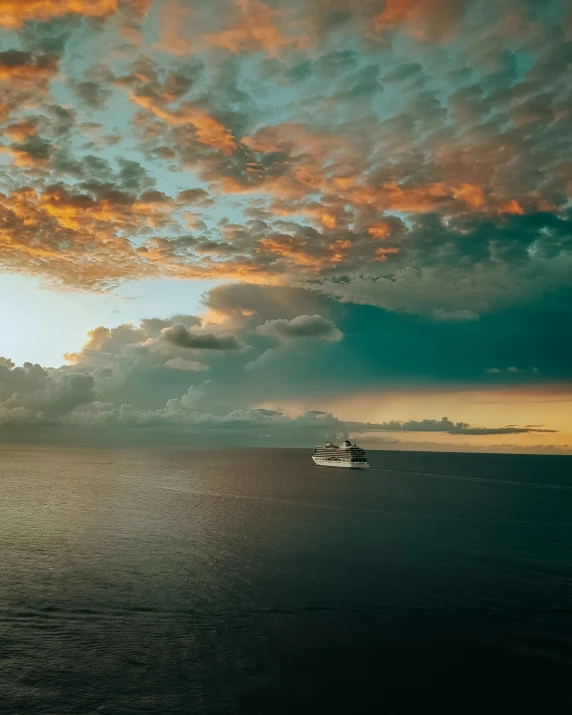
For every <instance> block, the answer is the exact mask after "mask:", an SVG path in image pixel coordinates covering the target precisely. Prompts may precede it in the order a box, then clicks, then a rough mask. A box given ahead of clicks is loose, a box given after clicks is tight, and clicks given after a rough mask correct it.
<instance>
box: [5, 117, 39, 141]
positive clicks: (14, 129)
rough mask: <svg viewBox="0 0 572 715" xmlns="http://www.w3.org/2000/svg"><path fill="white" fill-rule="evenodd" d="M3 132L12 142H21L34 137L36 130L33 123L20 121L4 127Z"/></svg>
mask: <svg viewBox="0 0 572 715" xmlns="http://www.w3.org/2000/svg"><path fill="white" fill-rule="evenodd" d="M4 132H5V133H6V134H7V135H8V136H9V137H10V139H11V140H12V141H13V142H23V141H25V140H26V139H28V138H29V137H32V136H34V135H35V134H36V133H37V129H36V125H35V124H34V122H30V121H22V122H18V123H16V124H11V125H10V126H9V127H6V129H4Z"/></svg>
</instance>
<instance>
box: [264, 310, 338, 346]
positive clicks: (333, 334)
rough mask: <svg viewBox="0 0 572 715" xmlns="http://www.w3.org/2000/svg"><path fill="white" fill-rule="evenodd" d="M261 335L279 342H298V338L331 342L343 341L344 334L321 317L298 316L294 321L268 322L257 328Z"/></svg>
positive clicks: (279, 320)
mask: <svg viewBox="0 0 572 715" xmlns="http://www.w3.org/2000/svg"><path fill="white" fill-rule="evenodd" d="M256 332H257V333H258V334H259V335H264V336H266V337H271V338H276V339H278V340H296V339H297V338H321V339H322V340H328V341H331V342H338V341H339V340H341V339H342V333H341V331H340V330H338V328H336V326H335V325H334V323H332V322H331V321H330V320H326V319H325V318H324V317H322V316H321V315H298V316H297V317H295V318H292V320H286V319H283V318H282V319H278V320H267V321H266V322H265V323H264V325H259V326H258V327H257V328H256Z"/></svg>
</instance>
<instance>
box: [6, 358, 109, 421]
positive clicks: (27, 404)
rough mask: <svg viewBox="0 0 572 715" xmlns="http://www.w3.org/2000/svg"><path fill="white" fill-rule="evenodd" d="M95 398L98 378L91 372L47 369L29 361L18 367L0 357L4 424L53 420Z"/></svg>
mask: <svg viewBox="0 0 572 715" xmlns="http://www.w3.org/2000/svg"><path fill="white" fill-rule="evenodd" d="M94 399H95V381H94V378H93V376H91V375H89V374H69V373H62V372H57V371H47V370H44V369H43V368H41V367H40V366H39V365H33V364H32V363H25V364H24V365H23V366H22V367H16V366H15V365H14V363H13V362H12V361H11V360H7V359H5V358H2V359H1V360H0V424H2V425H6V426H11V425H12V426H13V425H21V424H39V425H43V424H50V423H52V422H58V421H59V420H60V419H61V418H64V417H67V416H69V415H70V414H71V413H73V411H74V410H75V409H76V408H77V407H79V406H81V405H85V404H89V403H91V402H93V400H94Z"/></svg>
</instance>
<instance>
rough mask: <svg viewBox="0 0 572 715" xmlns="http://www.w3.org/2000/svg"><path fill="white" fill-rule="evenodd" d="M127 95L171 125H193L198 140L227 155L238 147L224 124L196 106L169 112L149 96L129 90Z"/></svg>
mask: <svg viewBox="0 0 572 715" xmlns="http://www.w3.org/2000/svg"><path fill="white" fill-rule="evenodd" d="M129 96H130V98H131V100H132V101H133V102H134V103H135V104H137V105H138V106H140V107H143V108H145V109H147V110H149V111H150V112H152V113H153V114H154V115H155V116H156V117H159V119H162V120H163V121H164V122H165V123H167V124H169V125H171V126H184V125H191V126H193V127H194V128H195V130H196V132H197V139H198V140H199V141H200V142H202V143H203V144H207V145H208V146H212V147H214V148H215V149H220V150H221V151H222V153H223V154H225V155H227V156H229V155H230V154H232V153H233V151H234V150H235V149H237V148H238V143H237V141H236V139H235V138H234V135H233V134H232V132H231V131H230V129H227V127H225V126H224V124H221V123H220V122H218V121H217V120H216V119H214V118H213V117H211V116H209V115H208V114H206V113H205V112H204V111H203V110H201V109H200V108H198V107H191V106H187V107H183V108H182V109H180V110H178V111H173V112H171V111H169V110H168V109H164V108H163V107H160V106H159V105H157V104H156V103H155V102H154V101H153V100H152V99H151V98H149V97H140V96H138V95H136V94H134V93H133V92H130V95H129Z"/></svg>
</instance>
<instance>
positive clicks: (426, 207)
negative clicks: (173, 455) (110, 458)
mask: <svg viewBox="0 0 572 715" xmlns="http://www.w3.org/2000/svg"><path fill="white" fill-rule="evenodd" d="M571 71H572V10H571V8H570V4H569V2H567V0H542V1H540V0H505V1H504V2H502V3H499V2H496V0H466V1H465V2H462V3H461V2H458V0H288V2H286V0H267V2H262V0H209V1H208V2H207V1H206V0H0V85H1V87H0V89H1V92H0V127H1V137H0V443H2V444H12V443H30V444H35V443H38V444H58V445H60V444H61V445H65V444H72V445H79V444H98V445H109V446H121V445H161V444H177V445H188V446H192V447H209V448H212V447H213V446H220V447H221V448H223V447H236V446H244V447H249V446H256V447H265V446H268V447H271V446H307V447H310V446H313V445H314V444H315V443H317V442H320V441H322V440H324V439H336V440H338V439H342V438H346V437H351V438H352V439H357V440H358V441H359V442H360V444H362V445H363V446H365V447H367V448H371V449H416V450H451V451H499V452H523V453H546V454H572V332H571V325H572V142H571V141H570V137H571V136H572V97H571V95H572V84H571V83H570V81H569V77H570V74H571Z"/></svg>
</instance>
